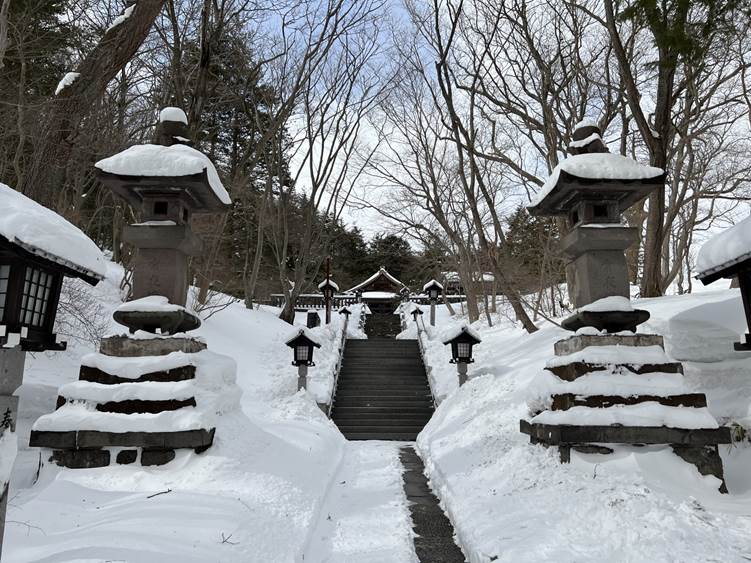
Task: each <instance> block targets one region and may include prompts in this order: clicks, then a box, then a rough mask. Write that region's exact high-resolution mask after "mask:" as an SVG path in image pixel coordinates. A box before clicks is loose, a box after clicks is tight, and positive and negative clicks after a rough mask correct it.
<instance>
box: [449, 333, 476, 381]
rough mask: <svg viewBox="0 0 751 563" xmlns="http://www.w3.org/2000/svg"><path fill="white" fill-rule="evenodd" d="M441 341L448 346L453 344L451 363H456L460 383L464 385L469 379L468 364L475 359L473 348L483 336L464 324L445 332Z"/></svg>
mask: <svg viewBox="0 0 751 563" xmlns="http://www.w3.org/2000/svg"><path fill="white" fill-rule="evenodd" d="M441 341H442V342H443V343H444V344H445V345H446V346H449V345H450V346H451V360H449V363H452V364H456V371H457V373H458V374H459V385H464V383H466V381H467V366H468V365H469V364H471V363H474V361H475V359H474V357H473V356H472V349H473V348H474V346H475V345H476V344H479V343H480V342H482V338H481V337H480V335H479V334H478V333H477V332H476V331H475V330H474V329H473V328H472V327H470V326H468V325H462V326H459V327H455V328H451V329H449V330H448V332H445V333H444V334H443V337H442V338H441Z"/></svg>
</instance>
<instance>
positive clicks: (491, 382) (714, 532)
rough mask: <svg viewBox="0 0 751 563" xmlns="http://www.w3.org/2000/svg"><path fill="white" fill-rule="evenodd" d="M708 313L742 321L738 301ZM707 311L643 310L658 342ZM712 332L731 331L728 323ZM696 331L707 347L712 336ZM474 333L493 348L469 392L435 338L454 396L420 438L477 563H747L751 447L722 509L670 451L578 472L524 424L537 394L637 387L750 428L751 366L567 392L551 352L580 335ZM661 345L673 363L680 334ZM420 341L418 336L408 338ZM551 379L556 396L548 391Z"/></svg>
mask: <svg viewBox="0 0 751 563" xmlns="http://www.w3.org/2000/svg"><path fill="white" fill-rule="evenodd" d="M702 295H703V294H702ZM705 299H706V297H705ZM710 300H713V301H714V302H720V303H724V302H725V300H727V301H732V302H733V303H734V305H735V307H736V308H738V309H742V304H741V300H740V296H739V295H738V293H737V291H723V292H717V294H716V295H712V296H710ZM701 303H703V301H702V297H701V295H686V296H680V297H670V298H660V299H648V300H640V301H638V302H636V303H635V305H636V306H637V307H638V308H640V309H646V310H648V311H650V313H651V315H652V318H651V319H650V323H652V324H650V326H649V328H652V329H653V328H655V327H667V328H669V327H671V326H673V324H672V322H671V321H672V319H674V318H675V317H676V316H678V315H680V314H682V313H683V312H685V311H686V310H691V309H692V308H697V307H701ZM710 308H711V305H710ZM437 313H438V320H437V327H436V328H437V330H435V331H433V332H435V333H439V332H440V330H441V329H442V328H444V327H446V326H449V325H452V324H455V323H456V320H455V318H452V317H450V316H449V314H448V312H447V310H446V308H445V307H440V308H438V311H437ZM509 313H511V312H510V311H509ZM739 314H740V315H742V311H741V312H740V313H739ZM696 316H697V317H698V316H699V313H698V312H697V313H696ZM708 320H709V321H711V322H713V323H717V324H716V326H722V322H723V312H722V311H719V312H718V313H717V314H715V315H713V316H711V317H709V319H708ZM686 324H687V328H686V329H687V330H692V331H693V332H694V334H693V336H692V338H693V339H695V340H699V339H700V338H701V337H702V335H703V334H704V331H703V327H702V326H701V325H699V324H696V323H694V324H690V323H688V322H687V323H686ZM472 326H473V328H475V330H477V331H478V332H480V334H481V336H482V338H483V343H482V345H479V346H476V347H475V353H474V356H475V359H476V363H475V364H472V366H471V368H470V370H471V371H470V379H469V381H468V382H467V383H466V384H465V385H463V386H462V387H461V388H459V387H458V384H457V382H456V379H457V376H456V372H455V368H454V366H451V365H449V364H448V360H449V353H448V351H447V350H446V348H445V347H444V346H442V345H441V344H440V343H439V342H438V340H437V339H436V338H435V336H432V337H431V336H430V333H431V330H430V327H427V332H428V337H427V338H426V339H425V342H426V362H427V364H428V365H429V366H430V367H431V368H432V373H433V377H434V379H435V380H436V381H437V382H438V384H439V385H443V386H444V387H443V388H442V391H443V392H444V394H445V400H443V402H442V403H440V406H439V407H438V408H437V410H436V413H435V414H434V416H433V418H432V419H431V421H430V422H429V423H428V425H427V426H426V428H425V430H423V432H422V433H421V434H420V436H419V437H418V449H419V450H420V453H421V455H422V456H423V459H424V460H425V462H426V470H427V473H428V475H429V477H430V480H431V486H432V488H433V490H434V492H435V493H436V495H437V496H438V497H439V498H440V500H441V501H442V506H443V507H444V508H445V510H446V511H447V514H448V515H449V517H450V519H451V521H452V523H453V525H454V528H455V531H456V533H457V538H458V542H459V544H460V545H461V546H462V548H463V549H464V552H465V553H466V554H467V557H468V560H469V561H471V562H473V563H479V562H483V563H485V562H488V561H492V560H498V561H514V562H520V563H525V562H537V561H548V560H550V559H551V558H553V556H551V554H554V556H555V557H554V558H555V559H556V560H560V561H592V562H594V561H622V560H624V553H626V554H627V555H626V556H625V557H626V559H627V560H629V561H665V560H675V561H697V560H710V559H712V560H714V559H716V560H721V561H742V560H744V558H746V557H748V555H749V551H748V529H749V526H751V471H749V468H751V443H749V442H742V443H736V444H734V445H733V446H732V447H729V446H720V453H721V455H722V458H723V464H724V468H725V477H726V481H727V485H728V488H729V490H730V494H729V495H722V494H720V493H719V492H718V491H717V486H718V484H719V483H718V481H717V480H716V478H714V477H711V476H710V477H704V476H702V475H700V474H699V472H698V471H697V470H696V468H695V467H693V466H692V465H690V464H688V463H686V462H684V461H683V460H681V459H680V458H678V457H677V456H676V455H675V454H674V453H673V452H672V451H671V449H670V448H669V447H664V446H646V447H640V448H637V447H625V446H618V447H616V451H615V453H614V454H611V455H608V456H602V455H586V454H579V453H576V452H572V454H571V455H572V463H570V464H567V465H562V464H560V462H559V458H558V452H557V450H556V449H555V448H550V449H546V448H544V447H543V446H539V445H532V444H530V443H529V437H528V436H526V435H524V434H522V433H521V432H520V431H519V420H520V419H522V418H525V417H527V415H528V406H527V399H528V396H529V389H530V385H531V383H532V381H533V380H536V383H538V384H544V385H543V386H544V387H546V388H547V389H546V390H547V391H548V392H549V390H550V389H555V390H557V391H562V390H563V388H566V387H567V392H572V393H574V394H579V392H581V394H597V393H603V394H609V395H615V394H617V395H621V396H630V395H631V393H632V392H633V389H635V388H636V386H637V385H638V388H639V390H640V392H643V393H646V392H648V393H649V394H652V395H657V396H664V395H671V394H676V393H677V392H684V393H685V392H694V393H706V395H707V399H708V409H707V410H708V412H709V413H711V415H712V416H713V418H714V419H715V420H717V421H720V422H721V423H723V424H724V423H727V422H730V421H734V422H743V420H744V419H743V417H745V416H748V412H749V407H750V406H751V380H749V378H748V360H739V359H735V360H724V361H722V362H718V363H714V364H707V363H691V362H686V363H684V368H685V370H686V375H685V376H684V377H682V376H681V375H680V374H672V373H649V374H644V375H637V374H634V373H632V372H629V371H627V370H621V371H615V372H612V371H610V370H611V369H612V370H617V368H607V369H605V370H602V371H595V372H592V373H590V374H587V375H585V376H582V377H580V378H577V380H576V381H575V382H571V383H569V382H563V381H561V380H560V379H559V378H557V377H555V376H554V375H553V374H552V373H549V372H547V373H546V372H545V371H544V367H545V365H546V362H548V360H549V359H550V358H551V356H552V355H553V344H554V343H555V342H556V341H558V340H560V339H561V338H563V337H565V336H567V335H570V334H571V333H569V332H566V331H564V330H562V329H560V328H559V327H557V326H554V325H552V324H549V323H542V324H541V329H540V330H538V331H537V332H535V333H534V334H526V333H525V332H524V331H522V330H521V329H520V328H518V327H514V326H509V324H508V323H505V324H501V325H497V326H494V327H488V326H487V325H485V324H484V323H483V322H481V321H480V322H477V323H473V325H472ZM713 326H714V325H713ZM660 332H662V333H663V335H664V337H665V340H666V345H667V346H668V349H670V346H671V341H672V338H673V333H672V332H670V331H669V330H665V331H662V330H660ZM413 333H414V323H413V322H410V323H409V328H408V330H407V331H406V332H405V333H403V335H402V336H403V337H405V336H407V337H414V336H413ZM725 334H728V332H727V329H726V332H725ZM682 338H683V337H682ZM685 338H687V337H685ZM646 348H647V347H643V349H642V348H640V350H642V351H643V352H645V354H647V357H648V359H649V360H650V361H652V360H655V359H663V358H665V354H664V353H662V352H661V351H658V350H649V349H646ZM587 354H588V355H591V354H590V353H589V352H587ZM599 359H601V360H602V359H606V360H607V358H603V356H599ZM641 361H642V362H644V361H646V359H645V358H643V359H642V360H641ZM640 363H641V362H640ZM744 366H745V367H744ZM541 373H542V374H546V377H547V378H548V381H547V382H541V381H540V380H539V379H538V374H541ZM576 386H579V387H578V388H576ZM652 406H654V405H652ZM642 408H645V407H642ZM646 408H647V410H651V409H649V408H648V407H646ZM685 410H687V409H685ZM695 410H699V409H692V410H691V411H689V412H688V413H686V415H685V416H686V417H688V418H689V419H690V420H688V421H683V422H686V423H690V424H692V425H693V424H695V417H694V416H693V415H697V416H696V420H701V419H702V418H703V417H704V416H706V411H704V412H702V413H697V412H695ZM701 410H703V409H701ZM630 414H634V413H630ZM646 414H647V415H648V416H650V417H651V416H653V415H654V414H655V413H654V412H647V413H646ZM680 416H683V415H680ZM671 422H674V421H671ZM707 422H708V421H707ZM608 423H609V422H608Z"/></svg>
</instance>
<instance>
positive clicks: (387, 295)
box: [362, 291, 399, 299]
mask: <svg viewBox="0 0 751 563" xmlns="http://www.w3.org/2000/svg"><path fill="white" fill-rule="evenodd" d="M362 297H363V299H393V298H395V297H399V294H398V293H394V292H393V291H364V292H363V294H362Z"/></svg>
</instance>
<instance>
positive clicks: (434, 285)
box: [422, 280, 443, 326]
mask: <svg viewBox="0 0 751 563" xmlns="http://www.w3.org/2000/svg"><path fill="white" fill-rule="evenodd" d="M422 290H423V292H424V293H426V294H427V295H428V299H429V300H430V326H435V304H436V302H437V301H438V298H439V297H440V296H441V294H442V293H443V286H442V285H441V284H440V283H438V282H437V281H435V280H430V281H429V282H428V283H426V284H425V285H424V286H423V288H422Z"/></svg>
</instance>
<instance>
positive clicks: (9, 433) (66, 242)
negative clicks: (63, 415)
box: [0, 184, 105, 553]
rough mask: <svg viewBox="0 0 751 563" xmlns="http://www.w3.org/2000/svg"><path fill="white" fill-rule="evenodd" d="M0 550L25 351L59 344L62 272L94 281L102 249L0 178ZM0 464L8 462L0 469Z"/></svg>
mask: <svg viewBox="0 0 751 563" xmlns="http://www.w3.org/2000/svg"><path fill="white" fill-rule="evenodd" d="M0 209H1V210H2V212H0V553H1V552H2V536H3V527H4V523H5V507H6V503H7V492H8V481H9V479H10V469H11V467H12V466H13V458H15V453H16V450H17V439H16V436H15V430H16V420H17V416H18V414H17V413H18V397H16V396H14V395H13V393H14V392H15V391H16V389H17V388H18V387H20V385H21V383H22V380H23V371H24V363H25V359H26V352H27V351H33V352H40V351H44V350H65V348H66V343H65V342H60V341H59V340H58V338H57V336H56V335H55V333H54V325H55V317H56V314H57V306H58V301H59V298H60V291H61V289H62V283H63V278H64V277H71V278H79V279H81V280H83V281H85V282H87V283H89V284H91V285H96V284H97V283H99V281H100V280H101V279H103V278H104V274H105V261H104V257H103V256H102V253H101V251H100V250H99V248H97V246H96V244H94V242H92V241H91V240H90V239H89V238H88V237H87V236H86V235H85V234H83V233H82V232H81V231H80V230H79V229H77V228H76V227H74V226H73V225H71V224H70V223H68V222H67V221H66V220H65V219H63V218H62V217H60V216H59V215H58V214H56V213H54V212H53V211H51V210H49V209H47V208H46V207H43V206H41V205H39V204H38V203H37V202H35V201H33V200H31V199H29V198H27V197H26V196H24V195H23V194H21V193H19V192H17V191H16V190H14V189H13V188H11V187H9V186H6V185H5V184H0ZM3 469H7V473H6V471H3Z"/></svg>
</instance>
